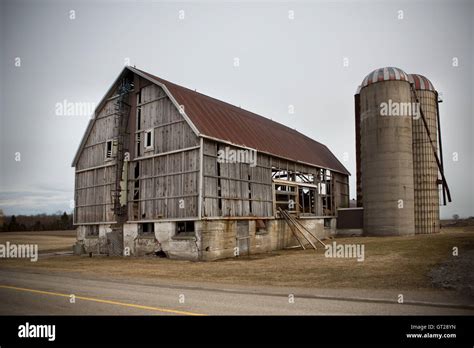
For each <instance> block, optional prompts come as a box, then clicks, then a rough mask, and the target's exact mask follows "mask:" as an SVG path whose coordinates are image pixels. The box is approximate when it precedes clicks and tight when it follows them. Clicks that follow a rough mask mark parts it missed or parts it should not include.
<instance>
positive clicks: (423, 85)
mask: <svg viewBox="0 0 474 348" xmlns="http://www.w3.org/2000/svg"><path fill="white" fill-rule="evenodd" d="M408 81H410V83H412V84H414V85H415V89H417V90H428V91H433V92H436V89H435V88H434V86H433V84H432V83H431V81H430V80H428V79H427V78H426V77H425V76H423V75H420V74H409V75H408Z"/></svg>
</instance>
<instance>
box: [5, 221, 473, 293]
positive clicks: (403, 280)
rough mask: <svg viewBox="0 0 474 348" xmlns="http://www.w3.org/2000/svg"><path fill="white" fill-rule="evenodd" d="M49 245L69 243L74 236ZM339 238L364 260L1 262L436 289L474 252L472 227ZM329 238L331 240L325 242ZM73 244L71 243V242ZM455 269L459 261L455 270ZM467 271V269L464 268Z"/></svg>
mask: <svg viewBox="0 0 474 348" xmlns="http://www.w3.org/2000/svg"><path fill="white" fill-rule="evenodd" d="M48 238H51V236H49V237H48V236H45V244H44V247H45V248H51V247H52V246H55V247H56V246H57V247H60V245H61V243H64V245H67V244H68V243H70V244H72V243H71V240H70V237H63V236H58V237H57V238H58V241H56V242H52V243H51V244H48V242H47V241H48ZM335 241H336V242H337V243H341V244H344V243H347V244H354V243H359V244H363V245H364V246H365V261H363V262H357V261H356V260H355V259H337V258H326V257H325V256H324V250H323V248H319V249H318V250H317V251H314V250H300V249H291V250H280V251H274V252H271V253H268V254H261V255H255V256H251V257H241V258H234V259H226V260H219V261H213V262H192V261H177V260H169V259H165V258H157V257H143V258H133V257H130V258H113V257H93V258H89V257H85V256H81V257H78V256H62V257H49V258H43V259H42V258H40V259H39V261H38V262H36V263H31V262H29V261H26V260H1V261H0V267H2V268H3V267H5V268H16V269H18V268H24V269H29V270H46V271H48V272H71V273H75V274H84V275H85V274H87V275H92V276H100V277H111V278H122V277H124V278H127V279H144V278H145V279H150V278H153V279H166V280H170V281H172V280H175V281H195V282H219V283H224V284H241V285H272V286H296V287H307V288H361V289H363V288H371V289H392V288H397V289H407V290H409V289H413V290H414V289H432V288H433V285H432V282H431V278H430V277H429V273H430V271H431V270H432V269H434V268H436V267H439V265H440V264H441V263H443V262H446V261H450V260H451V261H453V260H454V261H456V258H457V257H455V256H453V255H452V251H453V247H457V248H458V249H459V258H461V257H462V255H464V254H467V253H466V252H469V254H471V255H472V252H471V251H472V250H474V227H473V226H468V227H449V228H443V229H442V232H441V233H439V234H437V235H418V236H413V237H352V238H336V239H335ZM326 242H327V243H331V242H332V241H326ZM70 244H69V245H70ZM455 270H456V265H455V267H454V271H455ZM463 272H464V271H463Z"/></svg>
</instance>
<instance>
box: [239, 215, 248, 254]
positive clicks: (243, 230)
mask: <svg viewBox="0 0 474 348" xmlns="http://www.w3.org/2000/svg"><path fill="white" fill-rule="evenodd" d="M236 239H237V248H238V251H239V254H238V255H239V256H243V255H249V254H250V235H249V222H248V220H246V221H237V233H236Z"/></svg>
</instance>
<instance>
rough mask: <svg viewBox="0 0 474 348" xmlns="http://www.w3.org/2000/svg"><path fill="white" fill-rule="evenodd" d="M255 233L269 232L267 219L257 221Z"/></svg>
mask: <svg viewBox="0 0 474 348" xmlns="http://www.w3.org/2000/svg"><path fill="white" fill-rule="evenodd" d="M255 233H256V234H267V224H266V222H265V220H256V221H255Z"/></svg>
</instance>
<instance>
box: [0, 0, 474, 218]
mask: <svg viewBox="0 0 474 348" xmlns="http://www.w3.org/2000/svg"><path fill="white" fill-rule="evenodd" d="M0 2H1V8H0V43H1V47H0V48H1V54H0V64H1V69H0V89H1V90H0V94H1V111H0V112H1V115H0V116H1V117H0V122H1V123H0V127H1V139H0V145H1V153H0V155H1V158H0V166H1V167H0V208H1V209H3V210H4V212H5V213H7V214H11V213H15V214H18V213H42V212H55V211H57V210H70V208H69V207H70V201H71V200H72V199H73V186H74V170H73V168H71V161H72V159H73V157H74V154H75V152H76V150H77V147H78V145H79V142H80V140H81V137H82V135H83V133H84V131H85V128H86V125H87V123H88V118H89V115H87V114H86V113H84V112H83V113H82V115H81V114H80V112H79V110H75V113H76V114H75V115H64V114H63V115H57V111H58V108H57V104H58V103H64V101H67V102H73V103H88V104H87V105H93V104H97V103H98V102H99V101H100V99H101V98H102V97H103V95H104V94H105V92H106V91H107V89H108V88H109V87H110V85H111V83H112V82H113V81H114V79H115V78H116V77H117V75H118V74H119V72H120V71H121V69H122V67H123V65H124V64H126V63H128V62H130V64H131V65H135V66H136V67H138V68H140V69H142V70H146V71H149V72H150V73H153V74H155V75H157V76H160V77H162V78H165V79H168V80H171V81H173V82H175V83H178V84H181V85H184V86H186V87H190V88H193V89H197V90H198V91H199V92H202V93H205V94H208V95H211V96H213V97H215V98H218V99H221V100H224V101H227V102H229V103H231V104H235V105H240V106H241V107H243V108H245V109H248V110H251V111H253V112H256V113H258V114H260V115H263V116H266V117H269V118H272V119H273V120H276V121H278V122H280V123H283V124H285V125H287V126H290V127H292V128H296V129H297V130H298V131H300V132H302V133H304V134H306V135H308V136H310V137H312V138H314V139H315V140H317V141H320V142H322V143H324V144H325V145H327V146H328V147H329V148H330V149H331V151H333V153H334V154H335V155H336V156H337V157H338V158H339V159H340V160H341V162H343V164H344V165H345V166H346V167H347V168H348V169H349V171H350V172H351V173H352V176H351V181H350V184H351V197H355V172H356V170H355V145H354V142H355V140H354V139H355V137H354V105H353V95H354V92H355V90H356V88H357V86H358V85H359V84H360V82H361V81H362V80H363V78H364V77H365V75H367V74H368V73H369V72H371V71H372V70H374V69H376V68H379V67H384V66H396V67H399V68H401V69H403V70H404V71H405V72H407V73H419V74H422V75H425V76H427V77H428V78H429V79H430V80H431V81H432V82H433V84H434V86H435V87H436V88H437V90H438V91H439V92H441V93H442V94H443V99H444V102H443V103H442V104H440V114H441V127H442V135H443V150H444V159H445V171H446V177H447V180H448V183H449V185H450V187H451V192H452V197H453V203H452V204H450V205H449V206H447V207H442V208H441V214H442V217H444V218H446V217H450V216H452V215H453V214H455V213H457V214H459V215H460V216H463V217H465V216H472V215H474V208H473V207H474V183H473V182H474V179H473V177H472V173H473V172H474V171H473V170H474V167H473V162H474V140H473V138H472V134H473V133H474V128H473V119H474V117H473V116H474V115H473V113H474V112H473V110H474V108H473V101H472V100H473V99H474V92H473V80H474V69H473V55H474V50H473V47H474V44H473V40H474V29H473V21H474V2H473V1H452V0H449V1H448V0H446V1H383V2H382V1H377V2H375V1H338V2H335V3H333V2H326V1H317V2H302V1H299V2H282V1H265V2H258V3H251V2H243V1H234V2H227V3H221V2H211V1H205V2H170V1H167V2H136V1H133V2H132V1H120V2H113V1H94V2H92V1H2V0H0ZM236 58H238V62H239V66H235V64H234V63H235V62H236ZM344 62H348V66H345V65H347V64H344ZM456 63H457V64H456ZM456 65H457V66H456ZM289 105H293V106H294V113H293V114H290V113H289V112H288V111H289ZM78 113H79V114H78Z"/></svg>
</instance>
